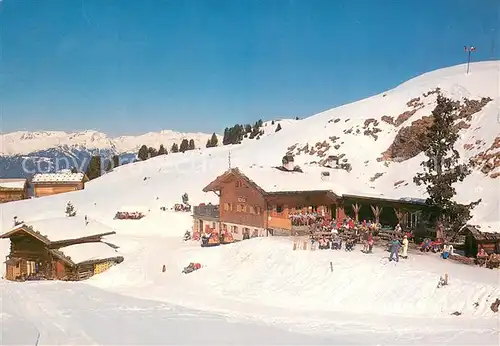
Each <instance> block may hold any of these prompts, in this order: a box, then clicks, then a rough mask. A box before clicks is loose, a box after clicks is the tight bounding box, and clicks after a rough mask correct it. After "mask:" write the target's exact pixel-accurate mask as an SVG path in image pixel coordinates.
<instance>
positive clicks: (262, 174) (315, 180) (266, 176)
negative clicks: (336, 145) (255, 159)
mask: <svg viewBox="0 0 500 346" xmlns="http://www.w3.org/2000/svg"><path fill="white" fill-rule="evenodd" d="M231 175H238V176H241V177H243V178H244V179H245V180H247V181H248V182H249V183H250V184H252V185H253V186H254V187H255V188H257V189H258V190H260V191H261V192H262V193H265V194H274V193H290V192H312V191H325V192H326V191H333V192H334V193H338V191H340V187H339V186H337V185H335V184H334V183H332V182H331V181H327V180H323V179H322V175H321V172H320V171H318V172H315V171H308V172H303V173H302V172H293V171H283V170H280V169H277V168H274V167H261V166H250V167H245V168H244V170H240V169H239V168H233V169H231V170H228V171H226V172H225V173H224V174H223V175H221V176H219V177H217V178H216V179H215V180H214V181H213V182H211V183H210V184H209V185H207V186H206V187H205V188H204V189H203V191H205V192H207V191H211V190H214V189H217V187H218V184H219V182H222V181H224V180H225V179H227V178H229V177H230V176H231Z"/></svg>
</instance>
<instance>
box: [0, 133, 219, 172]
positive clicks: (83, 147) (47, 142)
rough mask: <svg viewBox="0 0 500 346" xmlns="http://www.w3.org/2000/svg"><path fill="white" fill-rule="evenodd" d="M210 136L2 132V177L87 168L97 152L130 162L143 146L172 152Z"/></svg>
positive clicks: (201, 142) (201, 143)
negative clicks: (189, 142) (191, 141)
mask: <svg viewBox="0 0 500 346" xmlns="http://www.w3.org/2000/svg"><path fill="white" fill-rule="evenodd" d="M211 136H212V135H211V134H206V133H181V132H175V131H171V130H164V131H160V132H149V133H145V134H142V135H139V136H120V137H116V138H110V137H108V136H107V135H106V134H104V133H101V132H97V131H92V130H88V131H83V132H73V133H68V132H64V131H39V132H27V131H17V132H11V133H6V134H2V135H0V176H1V177H10V178H12V177H21V176H28V175H30V174H31V173H34V172H40V171H41V172H48V171H53V170H57V169H65V168H71V167H78V168H82V169H85V167H86V165H87V163H88V162H89V159H90V157H91V156H92V155H95V154H100V155H101V156H103V157H105V158H110V157H111V156H112V155H115V154H116V155H120V158H121V161H122V162H126V163H128V162H131V161H133V160H134V159H135V154H136V153H137V151H138V150H139V148H140V147H141V146H142V145H146V146H148V147H153V148H155V149H158V148H159V147H160V145H161V144H163V145H164V147H165V148H166V149H167V150H168V151H169V150H170V148H171V146H172V144H173V143H177V144H178V145H179V144H180V143H181V141H182V140H183V139H188V140H189V139H193V140H194V143H195V146H196V148H204V147H205V145H206V143H207V140H208V139H209V138H210V137H211ZM220 141H222V138H220Z"/></svg>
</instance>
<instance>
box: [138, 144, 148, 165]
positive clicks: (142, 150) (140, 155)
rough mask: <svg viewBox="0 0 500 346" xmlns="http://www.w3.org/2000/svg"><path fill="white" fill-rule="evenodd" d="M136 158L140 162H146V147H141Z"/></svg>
mask: <svg viewBox="0 0 500 346" xmlns="http://www.w3.org/2000/svg"><path fill="white" fill-rule="evenodd" d="M137 158H138V159H139V160H141V161H146V160H147V159H148V147H147V146H146V145H144V144H143V145H142V146H141V148H140V149H139V153H138V154H137Z"/></svg>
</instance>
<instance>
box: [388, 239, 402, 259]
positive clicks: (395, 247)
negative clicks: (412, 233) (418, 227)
mask: <svg viewBox="0 0 500 346" xmlns="http://www.w3.org/2000/svg"><path fill="white" fill-rule="evenodd" d="M400 247H401V243H400V242H399V240H398V238H396V237H394V239H393V240H392V243H391V255H390V256H389V261H393V260H395V261H396V262H399V248H400ZM394 257H395V258H394Z"/></svg>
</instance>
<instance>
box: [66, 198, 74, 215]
mask: <svg viewBox="0 0 500 346" xmlns="http://www.w3.org/2000/svg"><path fill="white" fill-rule="evenodd" d="M75 215H76V210H75V207H74V206H73V204H71V202H68V204H67V205H66V216H68V217H72V216H75Z"/></svg>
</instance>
